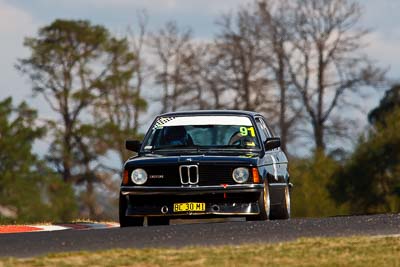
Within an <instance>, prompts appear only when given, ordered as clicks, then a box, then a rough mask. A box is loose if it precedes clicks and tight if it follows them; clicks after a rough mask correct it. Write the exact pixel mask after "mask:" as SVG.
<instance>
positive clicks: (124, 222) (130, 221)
mask: <svg viewBox="0 0 400 267" xmlns="http://www.w3.org/2000/svg"><path fill="white" fill-rule="evenodd" d="M127 207H128V200H127V199H126V196H124V195H122V194H121V193H120V194H119V225H120V227H130V226H143V221H144V218H143V217H129V216H126V215H125V213H126V209H127Z"/></svg>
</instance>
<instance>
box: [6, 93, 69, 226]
mask: <svg viewBox="0 0 400 267" xmlns="http://www.w3.org/2000/svg"><path fill="white" fill-rule="evenodd" d="M36 118H37V112H36V111H35V110H32V109H30V108H29V107H28V106H27V105H26V104H25V103H21V104H20V105H19V106H17V107H14V105H13V104H12V99H11V98H6V99H5V100H2V101H0V173H1V176H0V203H1V204H0V208H1V209H0V223H1V222H10V221H17V222H23V223H27V222H37V221H47V220H52V221H54V220H68V219H71V218H72V217H73V216H74V215H75V213H76V203H75V201H74V198H73V191H72V189H71V187H70V186H69V185H66V184H63V183H62V182H61V181H60V179H59V177H58V176H57V175H56V174H55V173H54V172H53V171H51V170H50V169H49V168H48V167H47V166H46V165H45V164H44V162H42V161H41V160H39V159H38V156H37V155H35V154H34V153H32V145H33V143H34V142H35V141H36V140H37V139H38V138H40V137H42V136H43V134H44V131H45V129H44V128H43V127H38V126H37V120H36ZM1 210H3V211H6V212H5V214H4V213H2V212H1ZM7 211H8V212H7ZM5 215H7V216H5Z"/></svg>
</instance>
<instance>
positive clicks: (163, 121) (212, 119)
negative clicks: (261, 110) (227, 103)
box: [154, 116, 252, 128]
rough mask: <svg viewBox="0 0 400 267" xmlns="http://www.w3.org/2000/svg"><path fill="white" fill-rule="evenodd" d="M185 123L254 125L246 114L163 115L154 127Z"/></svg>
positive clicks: (183, 124) (182, 124)
mask: <svg viewBox="0 0 400 267" xmlns="http://www.w3.org/2000/svg"><path fill="white" fill-rule="evenodd" d="M185 125H240V126H252V123H251V120H250V119H249V118H248V117H244V116H182V117H161V118H159V119H158V120H157V122H156V123H155V125H154V128H160V127H163V126H185Z"/></svg>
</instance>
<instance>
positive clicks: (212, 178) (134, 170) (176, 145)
mask: <svg viewBox="0 0 400 267" xmlns="http://www.w3.org/2000/svg"><path fill="white" fill-rule="evenodd" d="M125 145H126V148H127V149H128V150H131V151H134V152H136V155H135V156H134V157H132V158H130V159H129V160H127V161H126V163H125V164H124V169H123V178H122V182H121V187H120V196H119V221H120V225H121V227H127V226H142V225H143V223H144V218H145V217H146V218H147V224H148V225H168V224H169V222H170V220H171V219H177V218H185V219H187V218H196V219H201V218H210V217H211V218H212V217H232V216H240V217H245V218H246V219H247V220H267V219H288V218H290V189H291V186H292V184H291V183H290V177H289V173H288V167H287V165H288V161H287V157H286V155H285V153H284V152H283V151H282V150H281V149H280V139H279V138H278V137H276V136H274V134H273V133H272V131H271V130H270V128H269V127H268V125H267V123H266V120H265V118H264V117H263V116H261V115H260V114H258V113H255V112H249V111H227V110H224V111H187V112H173V113H166V114H162V115H159V116H158V117H156V118H155V120H154V122H153V123H152V125H151V126H150V129H149V130H148V132H147V134H146V135H145V137H144V140H143V141H142V142H141V141H135V140H127V141H126V143H125Z"/></svg>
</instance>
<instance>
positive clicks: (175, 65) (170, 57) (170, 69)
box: [149, 21, 193, 113]
mask: <svg viewBox="0 0 400 267" xmlns="http://www.w3.org/2000/svg"><path fill="white" fill-rule="evenodd" d="M191 38H192V32H191V30H190V29H184V30H181V29H179V27H178V25H177V23H176V22H173V21H169V22H167V23H166V24H165V26H164V27H163V28H161V29H160V30H159V31H158V32H156V33H153V34H151V35H150V38H149V45H150V46H151V47H152V49H153V55H154V56H155V60H156V61H158V62H159V64H157V65H156V66H155V69H154V76H155V83H156V85H158V86H160V87H161V92H162V93H161V97H160V98H158V99H157V100H160V101H161V112H162V113H164V112H167V111H175V110H177V109H179V108H182V107H185V106H190V105H191V104H192V103H191V101H190V100H188V98H187V96H188V95H190V94H191V90H189V88H188V87H187V85H188V84H187V83H185V80H184V77H185V75H186V73H187V69H186V67H187V65H188V64H190V59H191V58H192V57H193V55H192V53H191V52H192V50H191Z"/></svg>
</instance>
